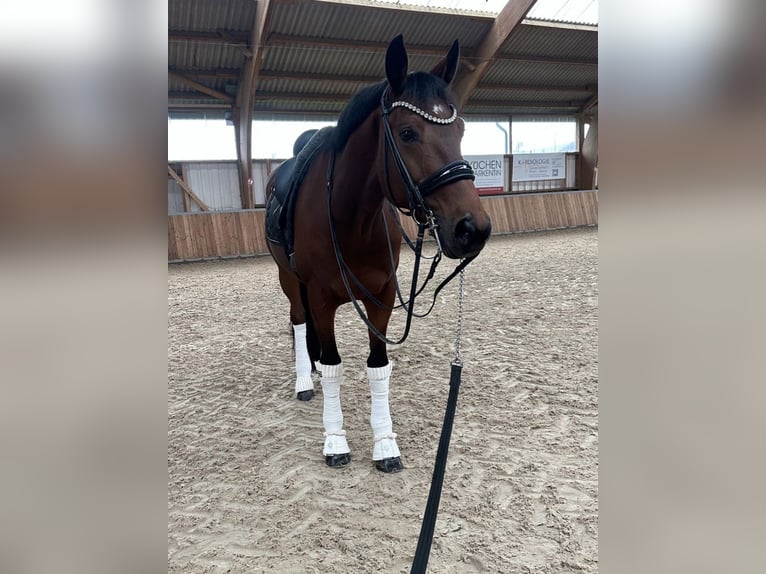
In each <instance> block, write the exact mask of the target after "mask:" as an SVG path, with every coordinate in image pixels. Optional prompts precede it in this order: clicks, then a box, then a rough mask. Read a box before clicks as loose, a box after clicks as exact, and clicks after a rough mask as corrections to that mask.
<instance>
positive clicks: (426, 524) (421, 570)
mask: <svg viewBox="0 0 766 574" xmlns="http://www.w3.org/2000/svg"><path fill="white" fill-rule="evenodd" d="M462 370H463V365H460V364H456V363H452V371H451V372H450V377H449V396H448V397H447V410H445V411H444V423H443V424H442V434H441V437H440V438H439V448H438V450H437V451H436V462H434V474H433V477H432V478H431V490H430V491H429V492H428V503H427V504H426V512H425V514H424V515H423V525H422V526H421V527H420V537H419V538H418V547H417V549H416V550H415V559H414V560H413V561H412V569H411V570H410V574H425V572H426V568H427V567H428V556H429V555H430V554H431V542H432V540H433V537H434V528H435V527H436V514H437V513H438V512H439V499H440V498H441V495H442V484H443V482H444V471H445V469H446V467H447V454H448V452H449V441H450V436H451V435H452V422H453V420H454V418H455V409H456V408H457V395H458V391H459V390H460V373H461V371H462Z"/></svg>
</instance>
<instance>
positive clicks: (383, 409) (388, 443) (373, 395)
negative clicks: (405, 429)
mask: <svg viewBox="0 0 766 574" xmlns="http://www.w3.org/2000/svg"><path fill="white" fill-rule="evenodd" d="M391 369H392V365H391V363H388V364H387V365H386V366H384V367H376V368H370V367H367V380H368V381H369V382H370V426H371V427H372V434H373V436H374V441H375V442H374V443H373V447H372V460H383V459H385V458H394V457H397V456H400V454H401V453H400V452H399V447H398V446H397V444H396V434H395V433H394V432H393V423H392V422H391V413H390V411H389V407H388V387H389V381H390V379H391Z"/></svg>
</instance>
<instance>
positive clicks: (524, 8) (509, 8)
mask: <svg viewBox="0 0 766 574" xmlns="http://www.w3.org/2000/svg"><path fill="white" fill-rule="evenodd" d="M534 3H535V0H508V3H507V4H506V5H505V6H504V7H503V9H502V10H501V11H500V13H499V14H498V15H497V18H495V21H494V22H493V23H492V27H491V28H490V29H489V31H488V32H487V33H486V34H485V36H484V38H483V39H482V41H481V43H480V44H479V46H478V47H477V48H476V49H475V50H474V51H473V53H472V54H471V55H470V56H471V57H470V58H469V60H470V61H471V62H472V63H473V66H474V68H473V69H467V68H462V69H461V70H459V71H458V74H457V77H456V78H455V81H454V84H453V86H452V89H453V91H454V92H455V95H456V96H457V99H458V103H459V104H460V107H462V106H463V105H464V104H465V103H466V102H467V101H468V98H470V96H471V93H472V92H473V91H474V89H475V88H476V86H477V85H478V84H479V82H480V81H481V78H482V77H483V76H484V74H485V73H486V72H487V70H488V69H489V66H490V64H491V63H492V59H493V58H494V57H495V54H497V52H498V50H499V49H500V48H501V47H502V45H503V44H504V43H505V41H506V40H507V39H508V37H509V36H510V35H511V32H512V31H513V29H514V28H516V26H518V25H519V23H520V22H521V21H522V20H523V19H524V16H526V14H527V12H528V11H529V9H530V8H531V7H532V5H533V4H534Z"/></svg>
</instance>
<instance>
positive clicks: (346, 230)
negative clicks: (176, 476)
mask: <svg viewBox="0 0 766 574" xmlns="http://www.w3.org/2000/svg"><path fill="white" fill-rule="evenodd" d="M459 52H460V48H459V44H458V41H457V40H455V42H454V43H453V44H452V47H451V49H450V50H449V52H448V54H447V55H446V56H445V57H444V58H443V59H442V60H441V61H440V62H439V63H438V64H437V65H436V66H435V67H434V68H433V69H432V70H431V71H430V72H415V73H411V74H408V59H407V51H406V49H405V46H404V41H403V39H402V36H401V35H400V36H398V37H396V38H395V39H394V40H392V41H391V43H390V44H389V46H388V49H387V51H386V59H385V72H386V79H385V80H384V81H382V82H380V83H378V84H375V85H372V86H369V87H367V88H364V89H362V90H361V91H359V92H358V93H357V94H356V95H355V96H354V97H353V98H352V99H351V100H350V101H349V103H348V104H347V105H346V107H345V108H344V109H343V110H342V112H341V114H340V116H339V118H338V122H337V126H335V127H333V128H325V129H324V130H320V133H321V132H325V134H324V138H323V139H322V140H321V141H319V142H318V143H316V138H318V137H319V136H320V133H318V134H314V137H313V138H312V139H311V142H315V145H314V147H315V148H316V149H315V150H314V151H313V152H312V153H313V156H312V158H311V160H310V162H304V163H306V164H307V167H305V170H304V177H303V179H302V180H300V183H292V189H293V193H295V194H297V195H296V199H295V202H294V204H292V213H290V212H289V210H288V215H289V216H290V217H291V218H292V219H291V220H288V223H287V225H288V227H289V226H290V225H291V222H292V225H293V237H292V241H287V242H286V243H285V242H283V244H282V245H280V244H278V243H277V242H275V241H274V240H273V239H271V238H270V241H269V242H268V243H269V251H270V252H271V255H272V257H273V258H274V260H275V262H276V263H277V266H278V269H279V283H280V286H281V288H282V290H283V291H284V293H285V295H286V296H287V298H288V299H289V301H290V321H291V323H292V326H293V335H294V340H295V371H296V380H295V393H296V396H297V398H298V399H299V400H310V399H311V398H312V397H313V394H314V383H313V381H312V378H311V374H312V367H313V366H314V364H315V363H317V364H318V370H319V371H320V373H321V385H322V394H323V401H324V405H323V424H324V430H325V433H324V437H325V440H324V447H323V450H322V453H323V455H324V456H325V462H326V464H327V465H328V466H333V467H337V466H344V465H346V464H348V463H349V462H350V448H349V445H348V441H347V439H346V433H345V431H344V429H343V412H342V410H341V403H340V387H341V384H342V382H343V363H342V361H341V356H340V354H339V353H338V348H337V346H336V343H335V330H334V329H335V326H334V320H335V313H336V310H337V309H338V307H339V306H340V305H343V304H345V303H348V302H354V303H355V306H357V310H358V311H359V312H360V314H362V315H363V313H362V311H361V307H360V306H359V305H358V303H356V302H355V301H354V300H352V296H353V299H355V300H357V301H361V303H362V304H363V305H364V308H365V310H366V315H367V321H368V322H367V325H368V330H369V347H370V353H369V356H368V357H367V378H368V381H369V385H370V393H371V414H370V424H371V426H372V430H373V436H374V443H373V449H372V460H373V461H374V464H375V466H376V468H377V469H378V470H381V471H383V472H396V471H399V470H401V469H402V468H403V465H402V462H401V453H400V451H399V447H398V445H397V443H396V434H394V432H393V424H392V420H391V415H390V411H389V403H388V396H389V381H390V376H391V370H392V365H391V363H390V362H389V360H388V356H387V353H386V342H385V341H386V339H385V335H386V329H387V326H388V322H389V318H390V316H391V311H392V309H393V305H394V299H395V295H396V291H397V289H398V286H397V283H396V270H397V267H398V264H399V249H400V247H401V242H402V231H401V227H400V225H401V224H400V221H399V219H398V216H399V215H398V213H396V212H395V211H394V209H393V208H392V207H391V206H393V207H395V208H397V209H398V210H399V211H401V212H402V213H404V214H406V215H409V216H412V217H413V218H414V219H415V221H416V222H417V223H418V224H419V225H420V228H421V229H423V227H424V226H427V228H428V229H429V231H430V232H431V234H432V235H434V236H435V238H436V242H437V245H438V249H440V250H442V251H443V252H444V254H445V255H446V256H447V257H450V258H453V259H464V258H472V257H474V256H476V255H477V254H478V253H479V252H480V251H481V249H482V248H483V247H484V244H485V243H486V241H487V238H488V237H489V235H490V230H491V224H490V219H489V216H488V214H487V213H486V212H485V210H484V209H483V207H482V205H481V202H480V200H479V196H478V194H477V192H476V188H475V186H474V184H473V178H474V176H473V171H472V169H471V167H470V165H469V164H468V162H466V161H465V160H464V159H463V157H462V156H461V153H460V141H461V139H462V136H463V132H464V130H465V125H464V122H463V120H462V118H460V117H459V116H458V114H457V109H456V105H455V103H454V97H453V96H452V95H451V93H450V90H449V84H450V82H451V81H452V79H453V78H454V76H455V71H456V69H457V65H458V60H459ZM456 120H457V121H456ZM311 135H312V134H310V133H307V134H302V136H301V138H303V139H307V137H308V136H311ZM299 139H300V138H299ZM311 142H309V144H307V145H308V146H311V145H312V143H311ZM302 145H303V144H302V142H296V146H295V148H296V150H297V149H298V148H300V147H301V146H302ZM301 153H302V152H301ZM290 161H292V160H288V162H290ZM288 162H285V163H288ZM287 169H288V167H287V166H285V164H282V165H280V166H279V167H278V168H277V169H276V170H275V171H274V172H273V173H272V174H271V175H270V177H269V179H268V181H267V184H266V189H267V196H268V197H269V201H270V200H271V199H272V198H271V196H272V195H273V194H274V193H275V191H276V189H277V186H278V180H279V177H280V175H282V176H285V174H284V173H281V174H280V171H283V170H287ZM415 182H417V183H415ZM389 203H390V205H389ZM281 209H282V208H281V206H279V210H280V211H281ZM283 221H284V220H283ZM267 227H268V223H267ZM421 236H422V232H421ZM349 277H351V278H352V279H353V281H349V279H348V278H349ZM413 293H414V290H413ZM411 303H412V301H410V306H411ZM363 318H364V317H363ZM376 331H377V333H376ZM379 335H382V336H383V337H380V336H379Z"/></svg>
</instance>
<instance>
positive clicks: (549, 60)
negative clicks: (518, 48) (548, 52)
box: [492, 54, 598, 66]
mask: <svg viewBox="0 0 766 574" xmlns="http://www.w3.org/2000/svg"><path fill="white" fill-rule="evenodd" d="M492 60H493V61H495V62H526V63H530V64H555V65H557V66H561V65H564V66H568V65H569V66H598V58H554V57H551V56H534V55H527V54H498V55H496V56H494V57H493V58H492Z"/></svg>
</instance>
